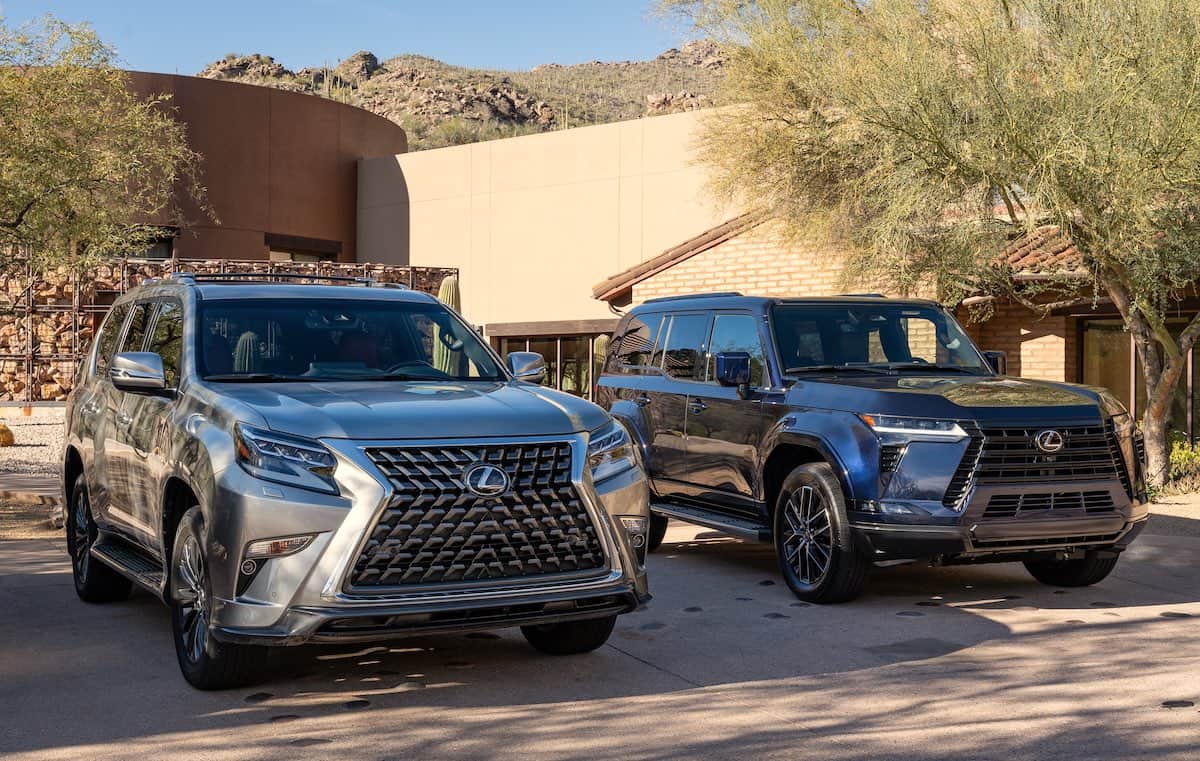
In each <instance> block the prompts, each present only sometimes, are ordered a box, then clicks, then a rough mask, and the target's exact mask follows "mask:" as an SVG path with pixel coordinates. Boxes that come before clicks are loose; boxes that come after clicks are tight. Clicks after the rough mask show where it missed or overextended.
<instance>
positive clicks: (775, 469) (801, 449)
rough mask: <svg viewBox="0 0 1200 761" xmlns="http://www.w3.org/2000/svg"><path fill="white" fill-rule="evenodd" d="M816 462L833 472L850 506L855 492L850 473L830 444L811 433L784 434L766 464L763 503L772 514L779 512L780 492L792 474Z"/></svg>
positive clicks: (775, 444) (772, 449)
mask: <svg viewBox="0 0 1200 761" xmlns="http://www.w3.org/2000/svg"><path fill="white" fill-rule="evenodd" d="M816 462H823V463H825V464H827V465H829V466H830V467H831V468H832V469H833V474H834V476H835V477H836V478H837V480H838V483H839V484H840V485H841V487H842V495H843V496H844V497H845V499H846V502H847V504H849V503H851V502H852V501H853V499H854V489H853V487H852V485H851V482H850V478H849V474H848V473H847V471H846V467H845V465H843V464H842V461H841V459H840V458H839V457H838V456H837V455H836V454H835V453H834V451H833V449H832V447H830V446H829V444H828V442H826V441H825V440H823V439H821V438H820V437H817V436H814V435H811V434H803V433H795V432H784V433H781V434H780V435H779V436H778V437H777V438H776V439H775V441H774V442H773V446H772V447H771V451H770V454H768V455H767V457H766V459H765V460H764V461H763V468H762V488H763V501H764V504H765V506H766V509H767V511H768V515H773V514H774V512H775V503H776V501H777V500H778V498H779V491H780V489H781V488H782V487H783V482H784V480H785V479H786V478H787V477H788V474H789V473H791V472H792V471H793V470H795V469H796V468H797V467H799V466H801V465H808V464H810V463H816Z"/></svg>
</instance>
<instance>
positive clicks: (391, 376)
mask: <svg viewBox="0 0 1200 761" xmlns="http://www.w3.org/2000/svg"><path fill="white" fill-rule="evenodd" d="M348 380H356V381H453V380H459V378H452V377H450V376H448V375H413V374H411V373H385V374H383V375H356V376H353V377H351V378H348Z"/></svg>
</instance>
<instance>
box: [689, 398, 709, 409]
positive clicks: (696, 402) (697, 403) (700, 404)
mask: <svg viewBox="0 0 1200 761" xmlns="http://www.w3.org/2000/svg"><path fill="white" fill-rule="evenodd" d="M706 409H708V405H707V404H705V403H704V400H703V399H693V400H691V401H690V402H688V411H689V412H704V411H705V410H706Z"/></svg>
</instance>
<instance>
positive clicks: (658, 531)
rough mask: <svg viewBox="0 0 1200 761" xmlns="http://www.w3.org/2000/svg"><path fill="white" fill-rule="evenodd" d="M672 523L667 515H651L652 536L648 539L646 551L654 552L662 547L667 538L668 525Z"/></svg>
mask: <svg viewBox="0 0 1200 761" xmlns="http://www.w3.org/2000/svg"><path fill="white" fill-rule="evenodd" d="M669 522H670V521H669V520H668V518H667V516H665V515H655V514H654V513H651V514H650V536H648V537H646V550H647V551H648V552H654V551H655V550H657V549H658V548H659V547H661V546H662V543H663V539H665V538H666V537H667V524H668V523H669Z"/></svg>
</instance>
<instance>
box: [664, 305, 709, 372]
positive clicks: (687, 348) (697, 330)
mask: <svg viewBox="0 0 1200 761" xmlns="http://www.w3.org/2000/svg"><path fill="white" fill-rule="evenodd" d="M707 329H708V315H706V314H677V315H675V316H673V317H672V318H671V326H670V329H669V330H668V331H667V340H666V344H665V346H664V347H663V349H662V351H657V350H656V351H655V353H654V356H655V359H656V360H657V359H658V358H659V357H660V356H661V359H662V368H663V371H664V372H666V374H667V375H669V376H671V377H672V378H681V379H684V380H693V379H695V378H697V376H698V374H699V373H701V372H703V368H701V366H700V357H701V355H702V354H703V352H704V339H705V338H706V337H707V335H706V331H707ZM660 343H661V342H660ZM655 364H658V362H657V361H655Z"/></svg>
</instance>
